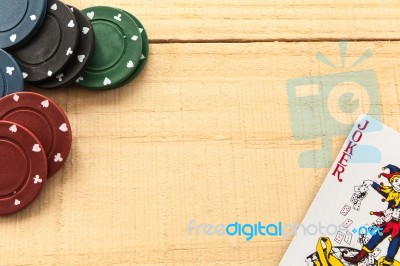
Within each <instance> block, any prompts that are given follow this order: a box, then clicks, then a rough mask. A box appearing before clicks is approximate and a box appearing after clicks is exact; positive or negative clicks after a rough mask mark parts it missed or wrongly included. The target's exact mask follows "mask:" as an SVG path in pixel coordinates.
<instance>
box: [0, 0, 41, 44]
mask: <svg viewBox="0 0 400 266" xmlns="http://www.w3.org/2000/svg"><path fill="white" fill-rule="evenodd" d="M0 7H1V8H0V48H3V49H12V48H15V47H17V46H18V45H20V44H22V43H24V42H25V41H26V40H28V39H30V38H31V37H32V36H33V34H35V32H36V31H37V30H38V28H39V27H40V25H41V24H42V22H43V19H44V17H45V15H46V7H47V0H0Z"/></svg>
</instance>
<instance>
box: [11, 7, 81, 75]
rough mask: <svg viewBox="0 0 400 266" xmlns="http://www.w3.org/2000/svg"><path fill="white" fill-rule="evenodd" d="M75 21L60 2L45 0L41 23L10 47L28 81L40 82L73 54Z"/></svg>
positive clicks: (62, 65)
mask: <svg viewBox="0 0 400 266" xmlns="http://www.w3.org/2000/svg"><path fill="white" fill-rule="evenodd" d="M78 33H79V32H78V27H77V21H76V19H75V16H74V15H73V14H72V12H71V10H70V9H69V8H68V7H67V6H66V5H65V4H63V3H62V2H60V1H56V0H49V1H48V7H47V14H46V17H45V19H44V21H43V24H42V26H41V27H40V29H39V30H38V32H37V33H36V34H35V36H34V37H33V38H32V39H30V40H29V42H27V43H26V44H24V45H22V46H21V47H19V48H17V49H16V50H14V51H13V55H14V57H15V59H16V61H17V62H18V63H19V65H20V66H21V69H22V71H23V73H24V78H25V80H26V81H28V82H33V83H34V82H37V83H39V82H43V81H46V80H48V79H50V78H51V77H52V76H53V74H55V73H58V72H60V71H61V70H62V69H63V68H64V67H65V65H66V64H67V63H68V62H69V60H71V59H72V58H73V55H74V51H75V48H76V46H77V44H78V40H79V34H78Z"/></svg>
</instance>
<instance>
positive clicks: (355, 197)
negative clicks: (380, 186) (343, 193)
mask: <svg viewBox="0 0 400 266" xmlns="http://www.w3.org/2000/svg"><path fill="white" fill-rule="evenodd" d="M360 194H361V193H359V192H356V193H353V195H351V198H350V202H351V203H354V204H355V203H357V202H358V199H359V198H360Z"/></svg>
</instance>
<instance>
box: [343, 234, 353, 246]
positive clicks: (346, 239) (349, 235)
mask: <svg viewBox="0 0 400 266" xmlns="http://www.w3.org/2000/svg"><path fill="white" fill-rule="evenodd" d="M352 238H353V234H352V233H350V232H349V231H347V232H346V235H345V237H344V242H346V243H347V244H349V245H350V244H351V239H352Z"/></svg>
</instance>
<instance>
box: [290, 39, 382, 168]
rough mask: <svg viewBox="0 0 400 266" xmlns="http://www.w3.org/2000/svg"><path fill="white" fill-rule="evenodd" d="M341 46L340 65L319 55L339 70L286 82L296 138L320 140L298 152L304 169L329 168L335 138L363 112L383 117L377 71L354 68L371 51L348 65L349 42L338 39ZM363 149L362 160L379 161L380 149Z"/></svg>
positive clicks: (322, 59)
mask: <svg viewBox="0 0 400 266" xmlns="http://www.w3.org/2000/svg"><path fill="white" fill-rule="evenodd" d="M339 47H340V54H341V63H342V65H341V67H340V66H339V67H337V66H336V65H335V64H333V63H332V62H331V61H330V60H329V59H328V58H327V57H326V56H325V55H323V54H322V53H320V52H318V53H317V55H316V58H317V60H318V61H320V62H322V63H323V64H325V65H328V66H330V67H333V68H335V69H337V70H338V71H339V72H338V73H334V74H327V75H320V76H310V77H301V78H294V79H289V80H287V82H286V89H287V94H288V100H289V111H290V120H291V121H290V122H291V128H292V134H293V138H294V139H295V140H297V141H306V140H318V144H317V145H318V146H319V148H317V149H315V150H306V151H304V152H303V153H301V154H300V155H299V159H298V164H299V166H300V167H302V168H327V167H330V165H331V164H332V162H333V158H332V138H333V137H336V136H345V135H346V134H348V132H349V131H350V129H351V127H352V124H353V123H354V122H355V121H356V119H357V117H358V116H359V115H360V114H368V115H370V116H372V117H374V118H375V119H377V120H379V121H380V120H381V110H380V105H379V95H378V82H377V78H376V72H375V70H373V69H368V70H357V71H356V70H353V69H355V67H357V66H359V65H360V64H361V63H362V62H364V61H365V60H366V59H368V58H369V57H371V56H372V52H371V50H370V49H367V50H366V52H365V53H364V54H362V55H361V56H360V57H359V58H358V59H357V60H356V61H355V62H354V63H353V62H350V63H349V64H348V63H347V62H346V60H345V59H346V50H347V42H345V41H342V42H339ZM348 69H351V71H348ZM344 71H345V72H344ZM363 149H364V150H365V151H364V153H366V154H368V155H366V156H364V158H362V160H363V161H362V162H359V163H368V162H376V163H378V162H380V153H379V150H377V149H374V147H370V146H365V147H363ZM360 160H361V159H360Z"/></svg>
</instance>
